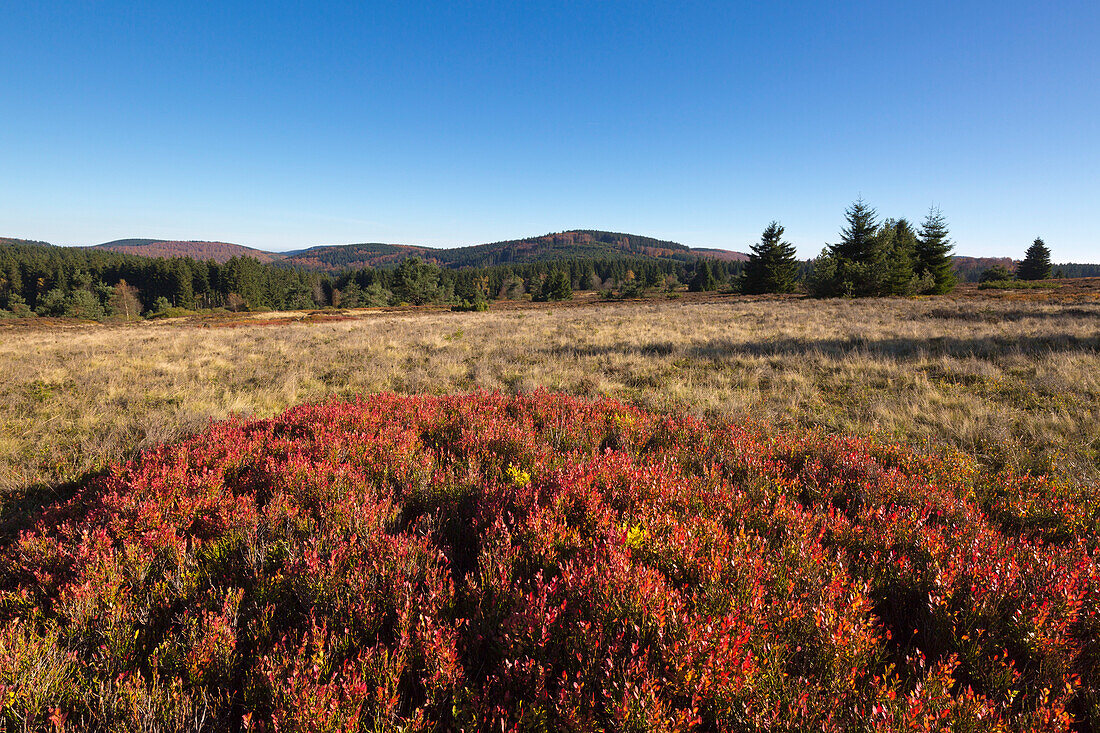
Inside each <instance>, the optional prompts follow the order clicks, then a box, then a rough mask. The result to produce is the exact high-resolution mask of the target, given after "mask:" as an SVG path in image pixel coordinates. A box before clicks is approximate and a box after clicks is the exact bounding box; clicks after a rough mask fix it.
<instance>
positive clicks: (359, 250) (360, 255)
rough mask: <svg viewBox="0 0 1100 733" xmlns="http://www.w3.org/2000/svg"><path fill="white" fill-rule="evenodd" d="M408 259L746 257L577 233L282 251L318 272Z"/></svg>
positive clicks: (459, 262)
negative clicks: (464, 243)
mask: <svg viewBox="0 0 1100 733" xmlns="http://www.w3.org/2000/svg"><path fill="white" fill-rule="evenodd" d="M410 256H417V257H421V258H423V259H425V260H428V261H430V262H435V263H437V264H439V265H442V266H443V267H451V268H460V267H488V266H492V265H505V264H511V263H516V264H526V263H531V262H546V261H553V260H563V259H571V258H577V257H593V258H614V257H653V258H657V259H677V260H693V259H695V258H697V257H711V258H714V259H722V260H732V261H737V260H743V259H747V255H744V254H742V253H740V252H729V251H726V250H719V249H693V248H691V247H688V246H686V245H683V244H679V243H677V242H669V241H665V240H661V239H654V238H652V237H642V236H639V235H637V234H622V233H619V232H604V231H598V230H590V229H579V230H572V231H566V232H558V233H554V234H546V235H543V236H541V237H527V238H525V239H510V240H506V241H503V242H493V243H491V244H478V245H473V246H469V247H454V248H450V249H436V248H432V247H424V246H415V245H400V244H345V245H331V246H321V247H310V248H309V249H305V250H300V251H297V252H287V253H286V257H285V260H284V261H285V262H286V263H287V264H294V265H298V266H300V267H307V268H310V269H320V270H340V269H343V268H345V267H351V268H354V267H363V266H371V267H379V266H385V265H390V264H396V263H397V262H400V261H401V260H402V259H404V258H406V257H410Z"/></svg>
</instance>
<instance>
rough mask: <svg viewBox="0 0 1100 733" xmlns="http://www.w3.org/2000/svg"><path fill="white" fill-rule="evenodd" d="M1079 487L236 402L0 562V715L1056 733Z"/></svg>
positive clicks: (602, 412) (619, 422)
mask: <svg viewBox="0 0 1100 733" xmlns="http://www.w3.org/2000/svg"><path fill="white" fill-rule="evenodd" d="M1097 517H1098V512H1097V504H1096V498H1095V496H1094V495H1092V494H1091V493H1090V492H1081V491H1071V490H1070V489H1068V488H1067V487H1064V486H1062V485H1060V484H1058V483H1057V482H1055V481H1053V480H1051V479H1049V478H1035V477H1029V476H1009V475H995V476H991V475H987V474H983V473H982V472H980V471H978V470H977V469H976V468H975V467H974V465H973V464H972V463H970V462H969V461H968V460H967V459H966V458H964V457H960V456H954V455H943V456H937V457H926V456H921V455H915V454H913V453H911V452H909V451H907V450H904V449H903V448H900V447H898V446H893V445H883V444H878V443H873V442H867V441H861V440H854V439H846V438H838V437H832V436H826V435H819V434H793V433H778V434H776V433H771V432H769V431H766V430H763V429H760V428H752V427H745V426H709V425H707V424H704V423H702V422H699V421H697V420H694V419H691V418H687V417H674V416H661V415H654V414H650V413H647V412H644V411H642V410H639V409H636V408H633V407H629V406H625V405H622V404H619V403H616V402H611V401H598V402H590V401H585V400H580V399H574V398H569V397H563V396H557V395H551V394H547V393H535V394H528V395H520V396H515V397H512V396H502V395H497V394H475V395H468V396H456V397H432V396H411V397H405V396H394V395H380V396H374V397H370V398H367V399H364V400H361V401H357V402H352V403H347V402H335V401H334V402H329V403H326V404H319V405H305V406H302V407H298V408H295V409H292V410H290V411H288V412H286V413H285V414H283V415H281V416H279V417H276V418H273V419H270V420H261V421H255V422H245V421H241V420H234V421H230V422H225V423H220V424H215V425H212V426H211V427H210V428H209V429H208V430H207V431H206V432H205V433H203V434H201V435H199V436H197V437H195V438H193V439H191V440H188V441H186V442H183V443H180V444H178V445H174V446H168V447H164V448H161V449H158V450H156V451H152V452H150V453H148V454H146V455H145V456H144V457H142V458H141V459H139V460H137V461H135V462H132V463H129V464H126V465H122V466H118V467H116V468H115V469H113V470H112V471H111V472H110V473H109V475H106V476H103V477H100V478H96V479H92V480H89V481H88V482H86V483H85V484H84V485H83V486H82V487H81V489H80V491H78V493H77V494H76V495H75V497H74V498H72V499H71V500H68V501H66V502H63V503H60V504H58V505H56V506H52V507H48V508H45V509H44V510H43V512H42V513H41V516H40V518H39V519H38V521H37V523H36V525H35V526H34V527H28V528H26V530H25V531H23V532H22V533H21V534H20V535H19V536H18V538H15V539H11V540H8V541H7V543H6V544H5V545H4V546H3V547H2V548H0V719H2V720H3V724H4V725H5V726H6V727H8V728H24V727H26V728H36V729H49V728H51V727H58V726H60V725H63V726H65V727H66V729H67V730H73V729H87V730H91V729H95V730H111V729H117V730H127V729H131V728H133V727H134V725H137V723H141V724H142V725H144V726H145V727H147V728H148V727H149V726H151V725H155V726H157V727H159V728H161V729H173V728H183V727H184V726H185V725H186V726H189V729H204V728H205V729H234V730H236V729H241V728H249V729H265V730H436V729H444V730H448V729H449V730H513V731H518V730H536V729H548V730H563V729H570V730H639V731H641V730H645V731H651V730H656V731H660V730H669V731H671V730H789V731H794V730H806V731H809V730H812V731H844V730H856V729H858V730H869V731H893V730H909V731H911V730H917V731H932V730H937V731H938V730H946V729H955V730H977V729H981V730H1033V731H1052V730H1067V731H1068V730H1072V729H1074V727H1075V726H1076V727H1077V728H1078V729H1087V728H1089V727H1090V726H1093V727H1095V726H1096V725H1097V724H1098V723H1100V716H1098V709H1097V701H1098V699H1100V697H1098V684H1100V642H1098V641H1097V639H1098V638H1100V616H1098V615H1097V611H1098V595H1097V592H1098V589H1100V571H1098V566H1097V562H1096V554H1095V553H1096V549H1097V542H1096V539H1097V521H1098V520H1097Z"/></svg>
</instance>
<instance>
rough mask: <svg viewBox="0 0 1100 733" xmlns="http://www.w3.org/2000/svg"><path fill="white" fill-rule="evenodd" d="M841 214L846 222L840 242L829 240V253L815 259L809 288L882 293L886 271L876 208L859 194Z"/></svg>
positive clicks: (816, 291)
mask: <svg viewBox="0 0 1100 733" xmlns="http://www.w3.org/2000/svg"><path fill="white" fill-rule="evenodd" d="M844 217H845V219H847V222H848V225H847V226H846V227H845V228H844V229H842V230H841V232H840V238H841V239H840V242H838V243H837V244H830V245H829V250H828V256H826V257H818V258H817V259H816V260H815V261H814V272H813V273H811V276H810V280H811V281H812V286H811V288H810V291H811V292H812V293H813V294H814V295H817V296H819V297H827V296H846V297H852V296H867V295H881V294H882V293H883V292H884V290H885V287H886V285H885V283H886V280H887V279H888V276H889V273H888V267H887V262H886V259H885V257H884V247H883V239H882V237H880V236H879V230H878V224H877V221H876V219H877V215H876V213H875V210H874V209H872V208H871V207H870V206H868V205H867V204H866V203H864V201H863V199H862V198H861V199H858V200H856V202H855V203H853V204H852V205H851V206H849V207H848V209H847V211H845V212H844Z"/></svg>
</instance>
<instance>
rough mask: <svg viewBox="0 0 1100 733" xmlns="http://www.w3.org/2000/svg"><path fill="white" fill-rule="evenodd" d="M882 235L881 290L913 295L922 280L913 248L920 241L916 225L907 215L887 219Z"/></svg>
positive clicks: (880, 235) (880, 242)
mask: <svg viewBox="0 0 1100 733" xmlns="http://www.w3.org/2000/svg"><path fill="white" fill-rule="evenodd" d="M878 237H879V245H880V247H881V248H882V262H881V265H880V269H881V270H882V274H881V276H880V278H879V279H880V281H881V285H880V287H879V294H880V295H913V294H914V293H915V292H916V290H917V282H918V279H917V276H916V273H915V272H914V271H913V250H914V249H915V248H916V242H917V237H916V235H915V234H914V233H913V227H912V226H910V225H909V222H908V221H906V220H905V219H899V220H898V221H894V220H892V219H887V220H886V221H885V222H883V225H882V228H881V229H880V230H879V233H878Z"/></svg>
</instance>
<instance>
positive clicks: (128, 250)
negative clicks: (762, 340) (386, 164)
mask: <svg viewBox="0 0 1100 733" xmlns="http://www.w3.org/2000/svg"><path fill="white" fill-rule="evenodd" d="M4 244H32V245H44V246H51V247H52V246H54V245H51V244H50V243H48V242H41V241H35V240H29V239H20V238H17V237H0V245H4ZM92 249H99V250H106V251H111V252H120V253H124V254H131V255H138V256H143V257H165V258H170V257H190V258H192V259H196V260H214V261H216V262H219V263H224V262H226V261H228V260H229V259H230V258H232V257H251V258H252V259H255V260H257V261H259V262H264V263H283V264H286V265H292V266H295V267H300V268H303V269H306V270H315V271H321V272H339V271H341V270H344V269H352V270H354V269H358V268H362V267H392V266H395V265H397V264H398V263H400V262H401V260H403V259H405V258H406V257H420V258H421V259H423V260H425V261H428V262H433V263H436V264H438V265H440V266H442V267H448V268H463V267H487V266H492V265H504V264H510V263H515V264H528V263H533V262H552V261H557V260H563V259H574V258H585V257H592V258H601V259H608V258H611V259H613V258H616V257H652V258H655V259H676V260H694V259H696V258H700V257H703V258H711V259H714V260H721V261H725V262H743V261H745V260H747V259H748V255H747V254H745V253H744V252H735V251H732V250H724V249H716V248H712V247H689V246H687V245H684V244H680V243H678V242H671V241H667V240H662V239H655V238H653V237H644V236H640V235H637V234H624V233H620V232H606V231H600V230H595V229H573V230H569V231H564V232H556V233H551V234H544V235H542V236H538V237H526V238H523V239H510V240H505V241H502V242H492V243H488V244H477V245H472V246H466V247H450V248H437V247H428V246H425V245H416V244H386V243H382V242H368V243H360V244H330V245H318V246H315V247H308V248H306V249H300V250H295V251H291V252H269V251H265V250H261V249H257V248H255V247H246V246H244V245H240V244H232V243H229V242H208V241H201V240H172V239H156V238H133V239H117V240H114V241H112V242H104V243H103V244H97V245H94V246H93V247H92ZM953 259H954V264H955V269H956V271H957V272H958V273H959V276H960V279H961V280H964V281H966V280H976V279H977V277H978V275H979V274H980V273H981V272H983V271H985V270H986V269H988V268H990V267H993V266H995V265H1002V266H1004V267H1005V268H1007V269H1008V270H1010V271H1011V270H1014V269H1015V267H1016V262H1017V261H1016V260H1014V259H1013V258H1011V257H970V256H966V255H955V256H954V258H953ZM1067 267H1073V268H1075V272H1076V270H1082V272H1083V273H1085V274H1089V275H1091V274H1092V267H1093V266H1092V265H1087V264H1085V265H1072V266H1067ZM1067 272H1069V270H1068V269H1067Z"/></svg>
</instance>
